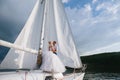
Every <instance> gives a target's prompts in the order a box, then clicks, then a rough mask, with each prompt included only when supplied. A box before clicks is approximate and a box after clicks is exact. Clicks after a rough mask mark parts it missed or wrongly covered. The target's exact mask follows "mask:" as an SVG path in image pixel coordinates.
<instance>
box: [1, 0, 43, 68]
mask: <svg viewBox="0 0 120 80" xmlns="http://www.w3.org/2000/svg"><path fill="white" fill-rule="evenodd" d="M43 12H44V2H41V0H38V1H37V3H36V5H35V7H34V9H33V11H32V13H31V15H30V17H29V19H28V21H27V23H26V24H25V26H24V27H23V29H22V31H21V33H20V34H19V36H18V38H17V39H16V41H15V43H14V44H17V45H20V46H22V47H28V48H31V49H35V50H38V49H39V45H40V37H41V36H40V35H41V27H42V23H41V22H42V18H43V17H42V16H43ZM36 59H37V55H34V54H27V52H24V51H18V50H15V49H13V48H11V49H10V50H9V52H8V53H7V55H6V57H5V59H4V60H3V61H2V63H1V68H2V69H3V68H4V69H19V68H27V69H32V68H34V67H35V66H36Z"/></svg>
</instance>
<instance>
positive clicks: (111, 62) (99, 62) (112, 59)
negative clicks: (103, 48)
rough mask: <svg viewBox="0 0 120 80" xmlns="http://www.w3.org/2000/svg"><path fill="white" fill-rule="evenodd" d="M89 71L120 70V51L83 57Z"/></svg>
mask: <svg viewBox="0 0 120 80" xmlns="http://www.w3.org/2000/svg"><path fill="white" fill-rule="evenodd" d="M81 59H82V62H83V64H87V69H86V71H87V72H120V52H112V53H102V54H96V55H91V56H83V57H81Z"/></svg>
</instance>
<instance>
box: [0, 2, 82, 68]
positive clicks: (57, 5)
mask: <svg viewBox="0 0 120 80" xmlns="http://www.w3.org/2000/svg"><path fill="white" fill-rule="evenodd" d="M42 26H43V30H44V31H43V32H44V35H43V36H44V42H43V51H44V50H45V51H46V50H48V41H57V45H58V56H59V57H60V59H61V60H62V62H63V63H64V65H65V66H68V67H72V68H80V67H82V63H81V61H80V58H79V56H78V53H77V50H76V47H75V43H74V40H73V37H72V32H71V30H70V28H69V23H68V20H67V17H66V14H65V11H64V8H63V5H62V2H61V0H38V1H37V3H36V5H35V7H34V9H33V11H32V14H31V16H30V17H29V19H28V21H27V23H26V25H25V26H24V28H23V30H22V31H21V33H20V35H19V36H18V38H17V40H16V41H15V43H14V44H17V45H20V46H22V47H27V48H31V49H36V50H38V49H39V46H40V42H41V29H42ZM36 59H37V56H36V55H34V54H27V52H24V51H17V50H15V49H10V51H9V52H8V54H7V56H6V57H5V59H4V60H3V61H2V63H1V68H6V69H8V68H11V69H18V68H27V69H28V68H29V69H32V68H34V67H35V65H36Z"/></svg>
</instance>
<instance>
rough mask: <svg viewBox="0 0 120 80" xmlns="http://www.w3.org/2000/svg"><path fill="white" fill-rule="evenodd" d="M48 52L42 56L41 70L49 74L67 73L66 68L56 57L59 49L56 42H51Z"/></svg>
mask: <svg viewBox="0 0 120 80" xmlns="http://www.w3.org/2000/svg"><path fill="white" fill-rule="evenodd" d="M48 43H49V47H48V51H46V52H43V54H42V65H41V67H40V69H42V70H43V71H47V72H54V73H62V72H65V70H66V69H65V66H64V64H63V63H62V62H61V60H60V59H59V57H58V56H57V55H56V51H57V47H56V46H55V44H56V42H55V41H53V42H51V41H49V42H48Z"/></svg>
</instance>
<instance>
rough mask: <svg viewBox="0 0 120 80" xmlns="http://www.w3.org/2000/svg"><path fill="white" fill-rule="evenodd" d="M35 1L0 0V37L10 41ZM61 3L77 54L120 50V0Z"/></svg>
mask: <svg viewBox="0 0 120 80" xmlns="http://www.w3.org/2000/svg"><path fill="white" fill-rule="evenodd" d="M35 2H36V0H1V1H0V39H4V40H7V39H8V38H9V40H8V41H11V42H13V38H14V39H15V38H16V36H17V35H18V33H19V32H20V30H21V29H22V27H23V26H24V24H25V22H26V20H27V18H28V17H29V15H30V13H31V11H32V8H33V6H34V4H35ZM63 3H64V6H65V10H66V13H67V16H68V19H69V22H70V25H71V29H72V31H73V35H74V38H75V41H76V44H77V48H78V50H79V52H80V55H91V54H96V53H102V52H112V51H120V0H63ZM2 35H4V36H2Z"/></svg>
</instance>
